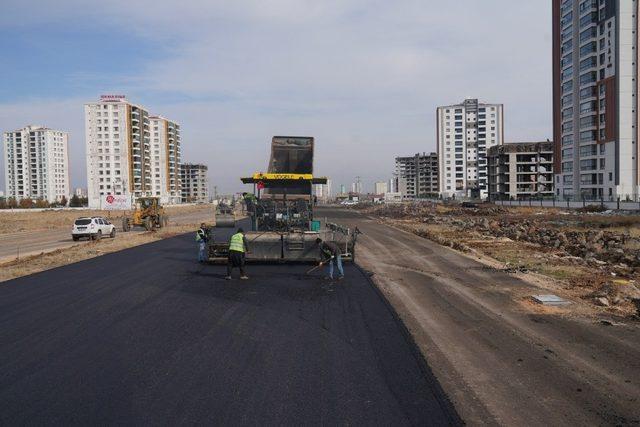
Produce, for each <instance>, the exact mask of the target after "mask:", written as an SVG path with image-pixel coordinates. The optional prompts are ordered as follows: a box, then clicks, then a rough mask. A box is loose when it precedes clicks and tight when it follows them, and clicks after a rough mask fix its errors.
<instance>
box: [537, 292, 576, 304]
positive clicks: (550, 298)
mask: <svg viewBox="0 0 640 427" xmlns="http://www.w3.org/2000/svg"><path fill="white" fill-rule="evenodd" d="M531 299H533V301H534V302H537V303H538V304H542V305H550V306H563V305H569V304H571V302H570V301H567V300H566V299H564V298H560V297H559V296H557V295H553V294H549V295H533V296H532V297H531Z"/></svg>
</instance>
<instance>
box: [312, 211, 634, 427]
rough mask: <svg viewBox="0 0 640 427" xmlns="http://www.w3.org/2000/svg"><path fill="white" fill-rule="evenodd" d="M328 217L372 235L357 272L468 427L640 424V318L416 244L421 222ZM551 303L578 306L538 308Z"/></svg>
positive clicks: (486, 262)
mask: <svg viewBox="0 0 640 427" xmlns="http://www.w3.org/2000/svg"><path fill="white" fill-rule="evenodd" d="M370 212H371V211H370ZM373 212H374V213H375V211H373ZM318 215H319V216H323V217H327V218H328V219H330V220H333V221H335V222H338V223H344V224H347V225H349V226H350V227H352V228H353V227H358V228H359V229H360V231H362V233H363V234H361V235H360V238H359V242H358V249H357V254H356V259H357V262H358V264H360V265H361V266H362V267H363V268H365V269H366V270H369V271H370V272H371V273H372V278H373V280H374V282H375V283H376V284H377V285H378V287H379V288H380V289H381V290H382V292H383V293H384V294H385V295H386V296H387V298H388V299H389V301H390V302H391V304H392V305H393V307H394V308H395V309H396V310H397V312H398V313H399V315H400V317H401V318H402V319H403V320H404V322H405V324H406V325H407V327H408V328H409V330H410V331H411V333H412V335H413V337H414V339H415V341H416V343H417V344H418V346H419V347H420V349H421V350H422V352H423V354H424V355H425V357H426V359H427V362H428V363H429V365H430V366H431V368H432V369H433V371H434V373H435V374H436V377H437V378H438V380H439V381H440V383H441V384H442V386H443V388H444V390H445V392H447V394H448V396H449V397H450V399H451V400H452V401H453V403H454V405H455V407H456V409H457V410H458V412H459V413H460V415H461V416H462V418H463V419H464V420H465V421H466V422H467V423H469V424H471V425H474V424H500V425H612V424H614V425H618V424H625V423H632V424H633V423H638V422H640V415H639V414H640V413H639V412H638V410H637V409H638V406H639V404H640V401H639V399H640V381H639V376H638V372H640V324H639V323H638V322H637V321H636V320H635V319H634V318H632V317H628V316H626V315H624V314H620V313H619V312H618V311H617V310H615V311H613V312H611V311H610V310H609V309H607V308H602V307H596V306H594V305H593V304H592V303H591V302H590V299H589V298H588V299H583V298H580V297H579V295H578V294H574V293H573V292H572V291H571V289H565V287H566V286H567V285H565V282H558V281H556V280H551V279H547V278H546V276H542V275H539V274H531V273H524V272H523V271H524V270H523V269H513V268H511V267H507V268H505V264H504V263H500V262H497V261H495V260H491V259H489V258H487V257H482V256H479V255H478V253H476V252H474V251H472V250H466V248H465V247H462V248H461V249H464V250H466V252H462V251H459V250H454V249H452V248H449V247H446V246H443V245H442V244H441V243H446V241H445V240H442V241H441V243H436V242H435V241H433V240H430V239H428V238H424V237H422V236H418V235H416V234H415V233H414V232H415V229H414V228H413V227H414V226H417V225H422V222H421V220H418V221H416V219H415V218H414V219H412V220H410V219H407V218H404V219H401V220H391V219H389V218H387V219H384V220H383V219H381V218H380V217H378V216H376V215H375V214H363V213H360V212H357V211H353V210H346V209H335V208H329V209H321V210H319V213H318ZM401 226H402V227H406V228H407V230H411V231H403V230H401V229H400V228H399V227H401ZM450 236H451V238H454V237H455V236H456V235H455V234H452V235H450ZM431 237H433V236H431ZM459 239H461V240H464V239H465V235H461V236H460V237H459ZM475 239H479V238H478V237H475ZM469 240H472V239H471V238H469ZM479 240H480V241H483V239H479ZM468 243H469V242H468ZM520 253H521V256H522V258H523V259H525V260H529V259H531V260H537V258H536V257H535V256H534V255H535V254H540V253H544V250H538V251H534V250H533V249H531V248H529V246H525V247H521V250H520ZM517 260H518V263H519V262H520V261H519V260H520V258H517ZM512 262H514V261H512ZM518 263H516V264H518ZM569 273H571V270H570V269H569ZM550 293H556V294H560V295H561V296H565V297H567V298H568V299H569V300H570V301H571V302H572V304H570V305H569V306H565V307H545V306H540V305H537V304H534V303H533V302H531V299H530V297H531V296H532V295H537V294H550Z"/></svg>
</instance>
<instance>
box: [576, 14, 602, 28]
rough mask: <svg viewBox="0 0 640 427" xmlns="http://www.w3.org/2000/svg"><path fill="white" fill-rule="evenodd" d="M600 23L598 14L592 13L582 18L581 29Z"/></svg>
mask: <svg viewBox="0 0 640 427" xmlns="http://www.w3.org/2000/svg"><path fill="white" fill-rule="evenodd" d="M597 22H598V12H591V13H588V14H586V15H584V16H583V17H582V18H580V28H581V29H582V28H584V27H586V26H588V25H591V24H595V23H597Z"/></svg>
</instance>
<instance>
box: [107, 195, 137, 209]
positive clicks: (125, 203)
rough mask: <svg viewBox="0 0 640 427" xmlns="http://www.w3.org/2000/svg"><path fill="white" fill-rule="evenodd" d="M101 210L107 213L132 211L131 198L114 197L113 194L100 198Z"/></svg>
mask: <svg viewBox="0 0 640 427" xmlns="http://www.w3.org/2000/svg"><path fill="white" fill-rule="evenodd" d="M100 208H101V209H104V210H106V211H124V210H128V209H131V197H129V196H113V195H111V194H109V195H107V196H101V197H100Z"/></svg>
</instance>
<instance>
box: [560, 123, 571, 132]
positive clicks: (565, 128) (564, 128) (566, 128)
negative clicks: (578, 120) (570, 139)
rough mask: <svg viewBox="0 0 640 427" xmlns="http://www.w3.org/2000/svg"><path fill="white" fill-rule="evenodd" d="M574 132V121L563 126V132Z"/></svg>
mask: <svg viewBox="0 0 640 427" xmlns="http://www.w3.org/2000/svg"><path fill="white" fill-rule="evenodd" d="M571 130H573V121H569V122H566V123H565V124H563V125H562V132H566V131H571Z"/></svg>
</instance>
